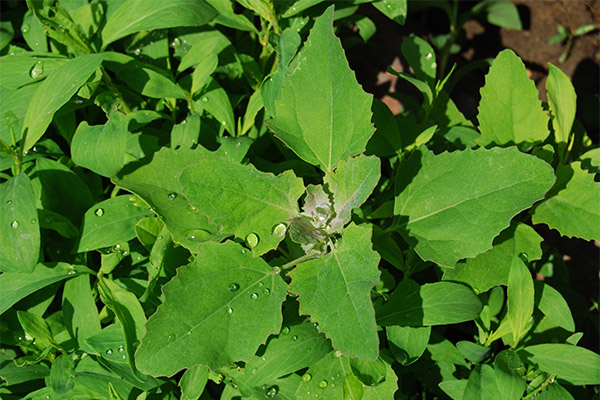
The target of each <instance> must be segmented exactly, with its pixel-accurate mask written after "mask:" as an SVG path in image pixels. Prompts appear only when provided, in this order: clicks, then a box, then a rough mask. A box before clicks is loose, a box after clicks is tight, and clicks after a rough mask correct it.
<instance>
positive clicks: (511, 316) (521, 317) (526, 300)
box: [506, 256, 534, 348]
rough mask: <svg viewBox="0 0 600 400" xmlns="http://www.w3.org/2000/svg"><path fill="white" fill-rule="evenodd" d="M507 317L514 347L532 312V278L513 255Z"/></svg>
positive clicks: (523, 265) (509, 279)
mask: <svg viewBox="0 0 600 400" xmlns="http://www.w3.org/2000/svg"><path fill="white" fill-rule="evenodd" d="M507 296H508V300H507V307H508V311H507V314H506V316H507V318H508V321H509V323H510V327H511V331H512V334H513V345H512V347H513V348H514V347H515V346H516V345H517V343H518V342H519V339H520V338H521V336H522V335H523V334H524V333H525V326H526V325H527V321H529V318H531V315H532V314H533V300H534V292H533V279H532V278H531V272H530V271H529V268H527V266H526V265H525V263H524V262H523V261H522V260H521V258H520V257H519V256H515V257H514V258H513V261H512V265H511V267H510V274H509V275H508V294H507Z"/></svg>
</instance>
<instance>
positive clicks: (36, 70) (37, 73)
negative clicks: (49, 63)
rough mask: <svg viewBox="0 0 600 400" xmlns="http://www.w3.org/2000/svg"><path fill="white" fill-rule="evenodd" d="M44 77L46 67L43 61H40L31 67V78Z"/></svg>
mask: <svg viewBox="0 0 600 400" xmlns="http://www.w3.org/2000/svg"><path fill="white" fill-rule="evenodd" d="M42 75H44V65H43V64H42V62H41V61H38V62H36V63H35V64H34V65H33V67H31V70H30V71H29V76H31V77H32V78H33V79H35V78H39V77H41V76H42Z"/></svg>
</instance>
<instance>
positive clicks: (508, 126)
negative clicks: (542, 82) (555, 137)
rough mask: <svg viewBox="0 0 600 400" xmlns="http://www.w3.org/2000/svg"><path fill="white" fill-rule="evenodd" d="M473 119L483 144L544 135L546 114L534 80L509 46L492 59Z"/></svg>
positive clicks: (515, 141) (530, 139) (538, 139)
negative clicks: (476, 123)
mask: <svg viewBox="0 0 600 400" xmlns="http://www.w3.org/2000/svg"><path fill="white" fill-rule="evenodd" d="M477 119H478V120H479V130H480V131H481V137H480V138H479V143H481V144H482V145H484V146H494V145H504V144H509V143H511V144H519V143H523V142H529V143H533V142H542V141H544V139H546V137H547V136H548V134H549V131H548V116H547V115H546V113H545V112H544V110H542V107H541V103H540V100H539V99H538V92H537V90H536V88H535V84H534V83H533V81H532V80H530V79H529V78H528V77H527V73H526V71H525V65H523V62H522V61H521V59H520V58H519V57H518V56H517V55H516V54H515V53H514V52H513V51H512V50H508V49H507V50H503V51H501V52H500V53H499V54H498V56H497V57H496V59H495V60H494V62H493V63H492V66H491V67H490V72H489V73H488V74H487V76H486V77H485V86H484V87H482V88H481V102H480V103H479V115H478V116H477Z"/></svg>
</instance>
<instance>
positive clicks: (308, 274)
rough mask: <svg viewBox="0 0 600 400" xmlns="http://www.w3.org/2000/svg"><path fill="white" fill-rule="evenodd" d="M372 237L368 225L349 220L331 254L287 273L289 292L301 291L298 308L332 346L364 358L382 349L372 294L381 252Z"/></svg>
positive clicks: (369, 358)
mask: <svg viewBox="0 0 600 400" xmlns="http://www.w3.org/2000/svg"><path fill="white" fill-rule="evenodd" d="M370 239H371V230H370V229H368V228H364V227H359V226H356V225H353V224H351V225H349V226H348V227H347V228H346V230H345V231H344V236H343V237H342V238H340V239H339V241H338V244H337V247H336V248H334V249H332V250H331V252H330V253H329V254H327V255H325V256H323V257H321V258H318V259H316V260H311V261H307V262H305V263H303V264H300V265H299V266H298V267H296V269H294V270H293V271H291V272H290V273H289V274H288V275H289V276H290V277H291V278H292V283H291V284H290V289H289V290H290V292H292V293H297V294H298V295H299V297H298V300H299V302H300V313H302V314H310V315H311V320H312V321H318V323H319V330H321V331H323V332H325V334H326V335H327V336H328V337H329V338H331V341H332V344H333V347H334V348H336V349H339V350H340V351H342V352H344V353H349V354H350V355H351V356H354V357H359V358H362V359H365V360H374V359H376V358H377V355H378V353H379V349H378V346H379V339H378V337H377V327H376V325H375V313H374V310H373V305H372V303H371V298H370V291H371V289H372V288H373V286H375V284H376V283H377V282H378V281H379V274H380V273H379V270H378V269H377V264H378V263H379V255H377V253H376V252H374V251H373V250H372V249H371V240H370ZM332 309H334V310H336V312H335V313H331V310H332Z"/></svg>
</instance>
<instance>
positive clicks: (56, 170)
mask: <svg viewBox="0 0 600 400" xmlns="http://www.w3.org/2000/svg"><path fill="white" fill-rule="evenodd" d="M36 171H37V179H38V180H39V183H38V184H39V185H41V192H42V193H41V196H40V197H41V204H42V206H43V208H44V209H46V210H50V211H56V212H57V213H59V214H61V215H63V216H65V217H67V218H69V220H70V221H71V222H72V223H73V224H74V225H76V226H79V225H80V223H81V220H82V218H83V215H84V213H85V212H86V210H87V209H88V208H89V207H91V206H92V205H93V204H94V197H93V196H92V193H91V191H90V189H89V187H88V186H87V185H86V183H85V182H84V181H83V180H82V179H81V178H80V177H79V176H78V175H77V174H76V173H75V172H73V171H72V170H71V169H69V167H67V166H66V165H64V164H62V163H60V162H58V161H54V160H51V159H49V158H46V157H40V158H38V159H37V160H36ZM33 182H34V183H36V180H35V179H34V180H33Z"/></svg>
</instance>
